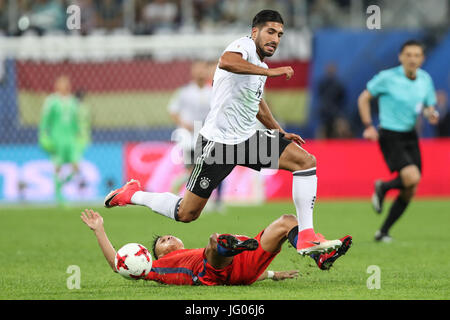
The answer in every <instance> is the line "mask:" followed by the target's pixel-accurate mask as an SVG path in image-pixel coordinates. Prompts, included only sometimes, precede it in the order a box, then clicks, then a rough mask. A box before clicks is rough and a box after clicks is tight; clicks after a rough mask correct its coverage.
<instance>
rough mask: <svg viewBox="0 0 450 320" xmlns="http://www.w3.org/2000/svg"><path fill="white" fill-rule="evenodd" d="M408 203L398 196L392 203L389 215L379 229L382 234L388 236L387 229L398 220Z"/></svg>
mask: <svg viewBox="0 0 450 320" xmlns="http://www.w3.org/2000/svg"><path fill="white" fill-rule="evenodd" d="M408 204H409V201H405V200H403V199H402V197H400V196H398V197H397V198H396V199H395V201H394V203H393V204H392V206H391V208H390V210H389V214H388V216H387V218H386V220H385V221H384V224H383V226H382V227H381V229H380V231H381V232H382V233H385V234H388V233H389V229H391V227H392V225H393V224H394V223H395V222H396V221H397V220H398V218H400V216H401V215H402V214H403V212H405V210H406V207H407V206H408Z"/></svg>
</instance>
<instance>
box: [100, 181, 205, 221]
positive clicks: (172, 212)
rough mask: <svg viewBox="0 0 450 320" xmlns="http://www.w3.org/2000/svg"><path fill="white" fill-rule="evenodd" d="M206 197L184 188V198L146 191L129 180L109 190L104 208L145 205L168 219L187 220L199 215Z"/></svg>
mask: <svg viewBox="0 0 450 320" xmlns="http://www.w3.org/2000/svg"><path fill="white" fill-rule="evenodd" d="M206 202H208V199H207V198H201V197H199V196H197V195H195V194H193V193H192V192H190V191H188V190H186V193H185V195H184V198H181V197H180V196H177V195H175V194H173V193H170V192H162V193H158V192H146V191H143V190H142V187H141V184H140V182H139V181H137V180H134V179H132V180H130V181H129V182H127V183H126V184H125V185H124V186H123V187H122V188H120V189H117V190H113V191H111V192H110V193H109V194H108V195H107V196H106V197H105V201H104V205H105V207H106V208H112V207H116V206H126V205H141V206H146V207H148V208H150V209H151V210H153V211H154V212H156V213H159V214H161V215H163V216H165V217H168V218H170V219H173V220H176V221H181V222H189V221H192V220H195V219H197V218H198V216H199V215H200V213H201V211H202V210H203V208H204V206H205V205H206Z"/></svg>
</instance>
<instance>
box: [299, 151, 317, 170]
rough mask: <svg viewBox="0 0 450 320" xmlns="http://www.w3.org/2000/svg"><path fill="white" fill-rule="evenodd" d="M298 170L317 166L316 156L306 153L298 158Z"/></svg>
mask: <svg viewBox="0 0 450 320" xmlns="http://www.w3.org/2000/svg"><path fill="white" fill-rule="evenodd" d="M296 164H297V166H298V170H307V169H311V168H315V167H316V166H317V160H316V157H315V156H314V155H312V154H310V153H306V154H305V155H303V156H302V157H298V159H297V163H296Z"/></svg>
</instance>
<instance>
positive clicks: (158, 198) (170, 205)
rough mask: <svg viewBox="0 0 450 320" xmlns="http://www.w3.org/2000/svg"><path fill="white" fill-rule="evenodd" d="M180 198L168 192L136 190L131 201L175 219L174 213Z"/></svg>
mask: <svg viewBox="0 0 450 320" xmlns="http://www.w3.org/2000/svg"><path fill="white" fill-rule="evenodd" d="M181 199H182V198H181V197H179V196H176V195H174V194H173V193H170V192H164V193H156V192H145V191H137V192H135V193H134V194H133V196H132V197H131V203H133V204H137V205H141V206H146V207H148V208H150V209H152V210H153V211H154V212H156V213H159V214H160V215H163V216H165V217H168V218H170V219H173V220H176V217H175V215H176V211H177V209H178V208H177V207H178V205H179V203H180V201H181Z"/></svg>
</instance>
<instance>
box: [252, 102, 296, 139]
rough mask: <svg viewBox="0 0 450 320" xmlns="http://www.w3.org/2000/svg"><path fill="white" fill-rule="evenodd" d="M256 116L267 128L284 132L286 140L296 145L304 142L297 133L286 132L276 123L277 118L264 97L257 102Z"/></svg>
mask: <svg viewBox="0 0 450 320" xmlns="http://www.w3.org/2000/svg"><path fill="white" fill-rule="evenodd" d="M256 118H257V119H258V120H259V121H260V122H261V123H262V124H263V125H264V126H265V127H266V128H267V129H276V130H279V131H280V132H281V133H284V137H285V138H286V139H288V140H292V141H294V142H295V143H297V144H298V145H302V144H304V143H305V140H303V138H302V137H300V136H299V135H298V134H295V133H287V132H286V131H284V130H283V128H281V126H280V125H279V124H278V122H277V120H275V118H274V117H273V115H272V112H271V111H270V109H269V106H268V105H267V103H266V101H264V99H261V102H260V103H259V111H258V114H257V115H256Z"/></svg>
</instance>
